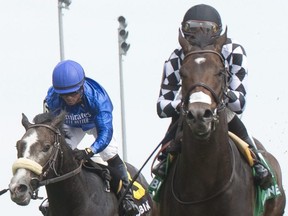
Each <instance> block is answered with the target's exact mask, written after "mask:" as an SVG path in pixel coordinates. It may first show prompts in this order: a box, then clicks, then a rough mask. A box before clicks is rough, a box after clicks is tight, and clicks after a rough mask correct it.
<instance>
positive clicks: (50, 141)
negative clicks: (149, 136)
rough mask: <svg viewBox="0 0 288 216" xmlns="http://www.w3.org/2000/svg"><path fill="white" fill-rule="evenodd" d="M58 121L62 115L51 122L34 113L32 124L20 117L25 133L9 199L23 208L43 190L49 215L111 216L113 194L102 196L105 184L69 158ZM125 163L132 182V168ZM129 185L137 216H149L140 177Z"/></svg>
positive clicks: (113, 214) (149, 207)
mask: <svg viewBox="0 0 288 216" xmlns="http://www.w3.org/2000/svg"><path fill="white" fill-rule="evenodd" d="M64 117H65V113H61V114H60V115H58V116H56V117H52V115H49V114H47V113H45V114H39V115H37V116H36V117H35V118H34V122H35V124H32V123H30V122H29V120H28V119H27V117H26V116H25V115H24V114H23V118H22V124H23V126H24V127H25V129H26V132H25V134H24V135H23V137H22V138H21V139H20V140H19V141H18V142H17V156H18V159H17V160H16V162H15V163H14V164H13V168H12V169H13V178H12V179H11V182H10V184H9V190H10V195H11V199H12V200H13V201H14V202H15V203H17V204H18V205H23V206H25V205H28V204H29V202H30V200H31V199H35V198H37V197H38V195H37V191H38V188H39V187H40V186H42V185H45V187H46V191H47V195H48V201H49V213H50V214H49V215H50V216H97V215H98V216H117V215H118V200H117V198H116V195H115V193H113V192H106V191H105V189H107V185H108V183H107V182H105V180H103V179H102V178H101V177H100V176H99V175H97V174H95V173H92V172H91V171H88V170H87V169H83V168H82V167H81V164H80V165H79V162H78V161H76V160H75V159H74V158H73V155H72V149H71V148H70V147H69V146H68V145H67V144H66V141H65V135H64V132H63V131H62V130H61V125H62V122H63V120H64ZM126 164H127V168H128V171H129V172H130V174H131V177H133V175H135V173H137V169H136V168H135V167H134V166H132V165H131V164H128V163H126ZM135 183H137V184H135V185H136V187H135V185H134V184H133V187H135V188H133V187H132V189H133V194H134V198H135V202H136V204H137V205H138V206H139V209H140V214H139V215H147V216H149V215H152V200H151V198H150V195H149V194H148V193H147V192H146V190H147V187H148V183H147V182H146V180H145V178H144V176H143V175H142V174H141V173H140V175H139V176H138V178H137V180H136V182H135Z"/></svg>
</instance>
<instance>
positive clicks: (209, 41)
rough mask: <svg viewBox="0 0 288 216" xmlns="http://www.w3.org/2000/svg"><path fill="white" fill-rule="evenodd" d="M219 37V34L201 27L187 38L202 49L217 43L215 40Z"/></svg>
mask: <svg viewBox="0 0 288 216" xmlns="http://www.w3.org/2000/svg"><path fill="white" fill-rule="evenodd" d="M218 37H219V36H218V35H215V34H213V33H212V32H211V31H205V30H204V29H200V30H199V31H197V32H196V33H195V34H193V36H192V35H191V36H188V37H187V40H188V41H189V43H190V44H191V45H192V46H194V47H195V46H196V47H199V48H200V49H201V50H202V49H204V48H205V47H208V46H211V45H213V44H215V41H216V39H217V38H218Z"/></svg>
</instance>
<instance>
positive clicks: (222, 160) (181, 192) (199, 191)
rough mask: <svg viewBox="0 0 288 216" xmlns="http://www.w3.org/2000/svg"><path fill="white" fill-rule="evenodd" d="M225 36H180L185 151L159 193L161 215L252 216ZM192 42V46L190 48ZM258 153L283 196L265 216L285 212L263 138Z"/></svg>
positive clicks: (252, 201)
mask: <svg viewBox="0 0 288 216" xmlns="http://www.w3.org/2000/svg"><path fill="white" fill-rule="evenodd" d="M226 32H227V29H226V31H225V33H224V34H223V35H221V36H218V37H211V35H209V32H199V33H198V34H197V35H196V37H195V41H194V42H195V43H194V44H193V43H189V42H188V41H187V40H186V39H185V38H184V37H183V36H182V34H181V33H180V32H179V43H180V45H181V47H182V48H183V52H184V55H185V58H184V60H183V63H182V66H181V68H180V75H181V78H182V97H183V98H182V111H181V113H180V119H179V124H180V125H179V127H178V128H182V131H181V132H182V133H183V135H182V137H181V151H180V153H179V154H178V155H177V156H176V158H175V159H174V161H173V163H172V165H171V168H170V170H169V172H168V175H167V178H166V179H165V182H164V183H163V185H162V188H161V189H160V197H159V200H160V201H159V209H160V215H162V216H176V215H181V216H186V215H187V216H188V215H189V216H191V215H193V216H234V215H235V216H252V215H254V213H253V212H254V207H255V205H256V204H255V202H256V191H257V190H256V189H257V187H256V186H255V184H254V179H253V174H252V169H251V167H250V165H249V164H248V162H247V161H246V159H245V158H244V157H243V155H242V154H241V153H240V152H239V151H238V149H237V147H236V145H235V144H234V143H233V141H232V140H231V139H230V138H229V136H228V125H227V115H226V111H227V109H226V107H225V102H224V99H225V93H226V90H227V76H228V72H227V71H226V69H225V63H224V60H223V58H222V56H221V54H220V53H221V48H222V46H223V44H224V43H225V41H226V38H227V33H226ZM191 44H193V45H191ZM255 143H256V145H257V147H258V149H261V150H262V155H263V156H264V157H265V158H266V161H267V162H268V163H269V165H270V167H271V168H272V169H273V170H274V175H275V177H276V179H277V184H278V187H277V188H274V189H275V191H276V190H277V192H280V193H281V195H279V196H277V197H276V198H274V199H269V200H267V201H266V204H265V206H264V213H263V216H281V215H283V214H284V208H285V194H284V190H283V187H282V176H281V170H280V166H279V164H278V162H277V160H276V159H275V157H273V156H272V155H271V154H270V153H268V152H267V151H266V150H265V149H264V148H263V146H262V145H261V144H260V142H259V141H258V140H256V139H255Z"/></svg>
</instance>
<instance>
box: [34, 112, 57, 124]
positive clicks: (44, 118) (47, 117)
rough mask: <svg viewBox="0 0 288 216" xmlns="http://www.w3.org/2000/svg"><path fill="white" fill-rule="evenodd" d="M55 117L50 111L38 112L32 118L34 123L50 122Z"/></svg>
mask: <svg viewBox="0 0 288 216" xmlns="http://www.w3.org/2000/svg"><path fill="white" fill-rule="evenodd" d="M54 118H55V115H53V114H52V113H50V112H48V113H40V114H38V115H36V116H35V117H34V119H33V122H34V123H35V124H45V123H50V122H52V120H53V119H54Z"/></svg>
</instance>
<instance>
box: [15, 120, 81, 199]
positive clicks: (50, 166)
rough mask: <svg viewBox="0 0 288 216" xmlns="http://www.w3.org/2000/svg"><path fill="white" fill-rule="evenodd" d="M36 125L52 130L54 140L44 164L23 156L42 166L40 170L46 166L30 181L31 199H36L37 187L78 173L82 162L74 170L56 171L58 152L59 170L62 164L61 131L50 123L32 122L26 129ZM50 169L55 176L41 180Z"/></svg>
mask: <svg viewBox="0 0 288 216" xmlns="http://www.w3.org/2000/svg"><path fill="white" fill-rule="evenodd" d="M36 127H45V128H47V129H49V130H51V131H52V132H54V134H55V140H54V144H53V152H52V154H51V156H50V158H49V160H48V161H47V162H46V164H44V166H41V165H40V164H38V163H37V162H35V161H31V160H30V159H27V158H25V161H31V162H32V164H38V166H40V167H42V170H43V168H45V167H47V169H46V170H45V171H42V173H41V174H38V173H35V174H36V175H38V177H39V178H33V179H31V181H30V186H31V189H32V191H33V194H32V196H31V197H32V199H38V188H39V187H41V186H44V185H48V184H52V183H56V182H59V181H63V180H65V179H68V178H70V177H72V176H74V175H77V174H78V173H80V172H81V168H82V163H81V164H80V165H79V166H78V167H77V168H76V169H75V170H72V171H71V172H69V173H65V174H63V175H61V174H60V173H58V171H57V169H56V161H57V158H58V155H59V154H60V158H61V162H60V170H61V167H62V165H63V151H62V149H61V144H60V140H61V132H60V130H59V129H58V128H56V127H53V126H51V125H47V124H32V125H30V126H29V127H28V128H27V130H28V129H31V128H36ZM21 159H23V158H21ZM16 163H17V161H16ZM18 167H19V168H20V166H18ZM23 168H26V169H29V167H23ZM29 170H30V171H32V172H34V171H33V170H31V169H29ZM50 170H53V172H54V173H55V175H56V176H57V177H54V178H50V179H45V180H43V178H45V177H46V176H47V174H48V173H49V171H50Z"/></svg>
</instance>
